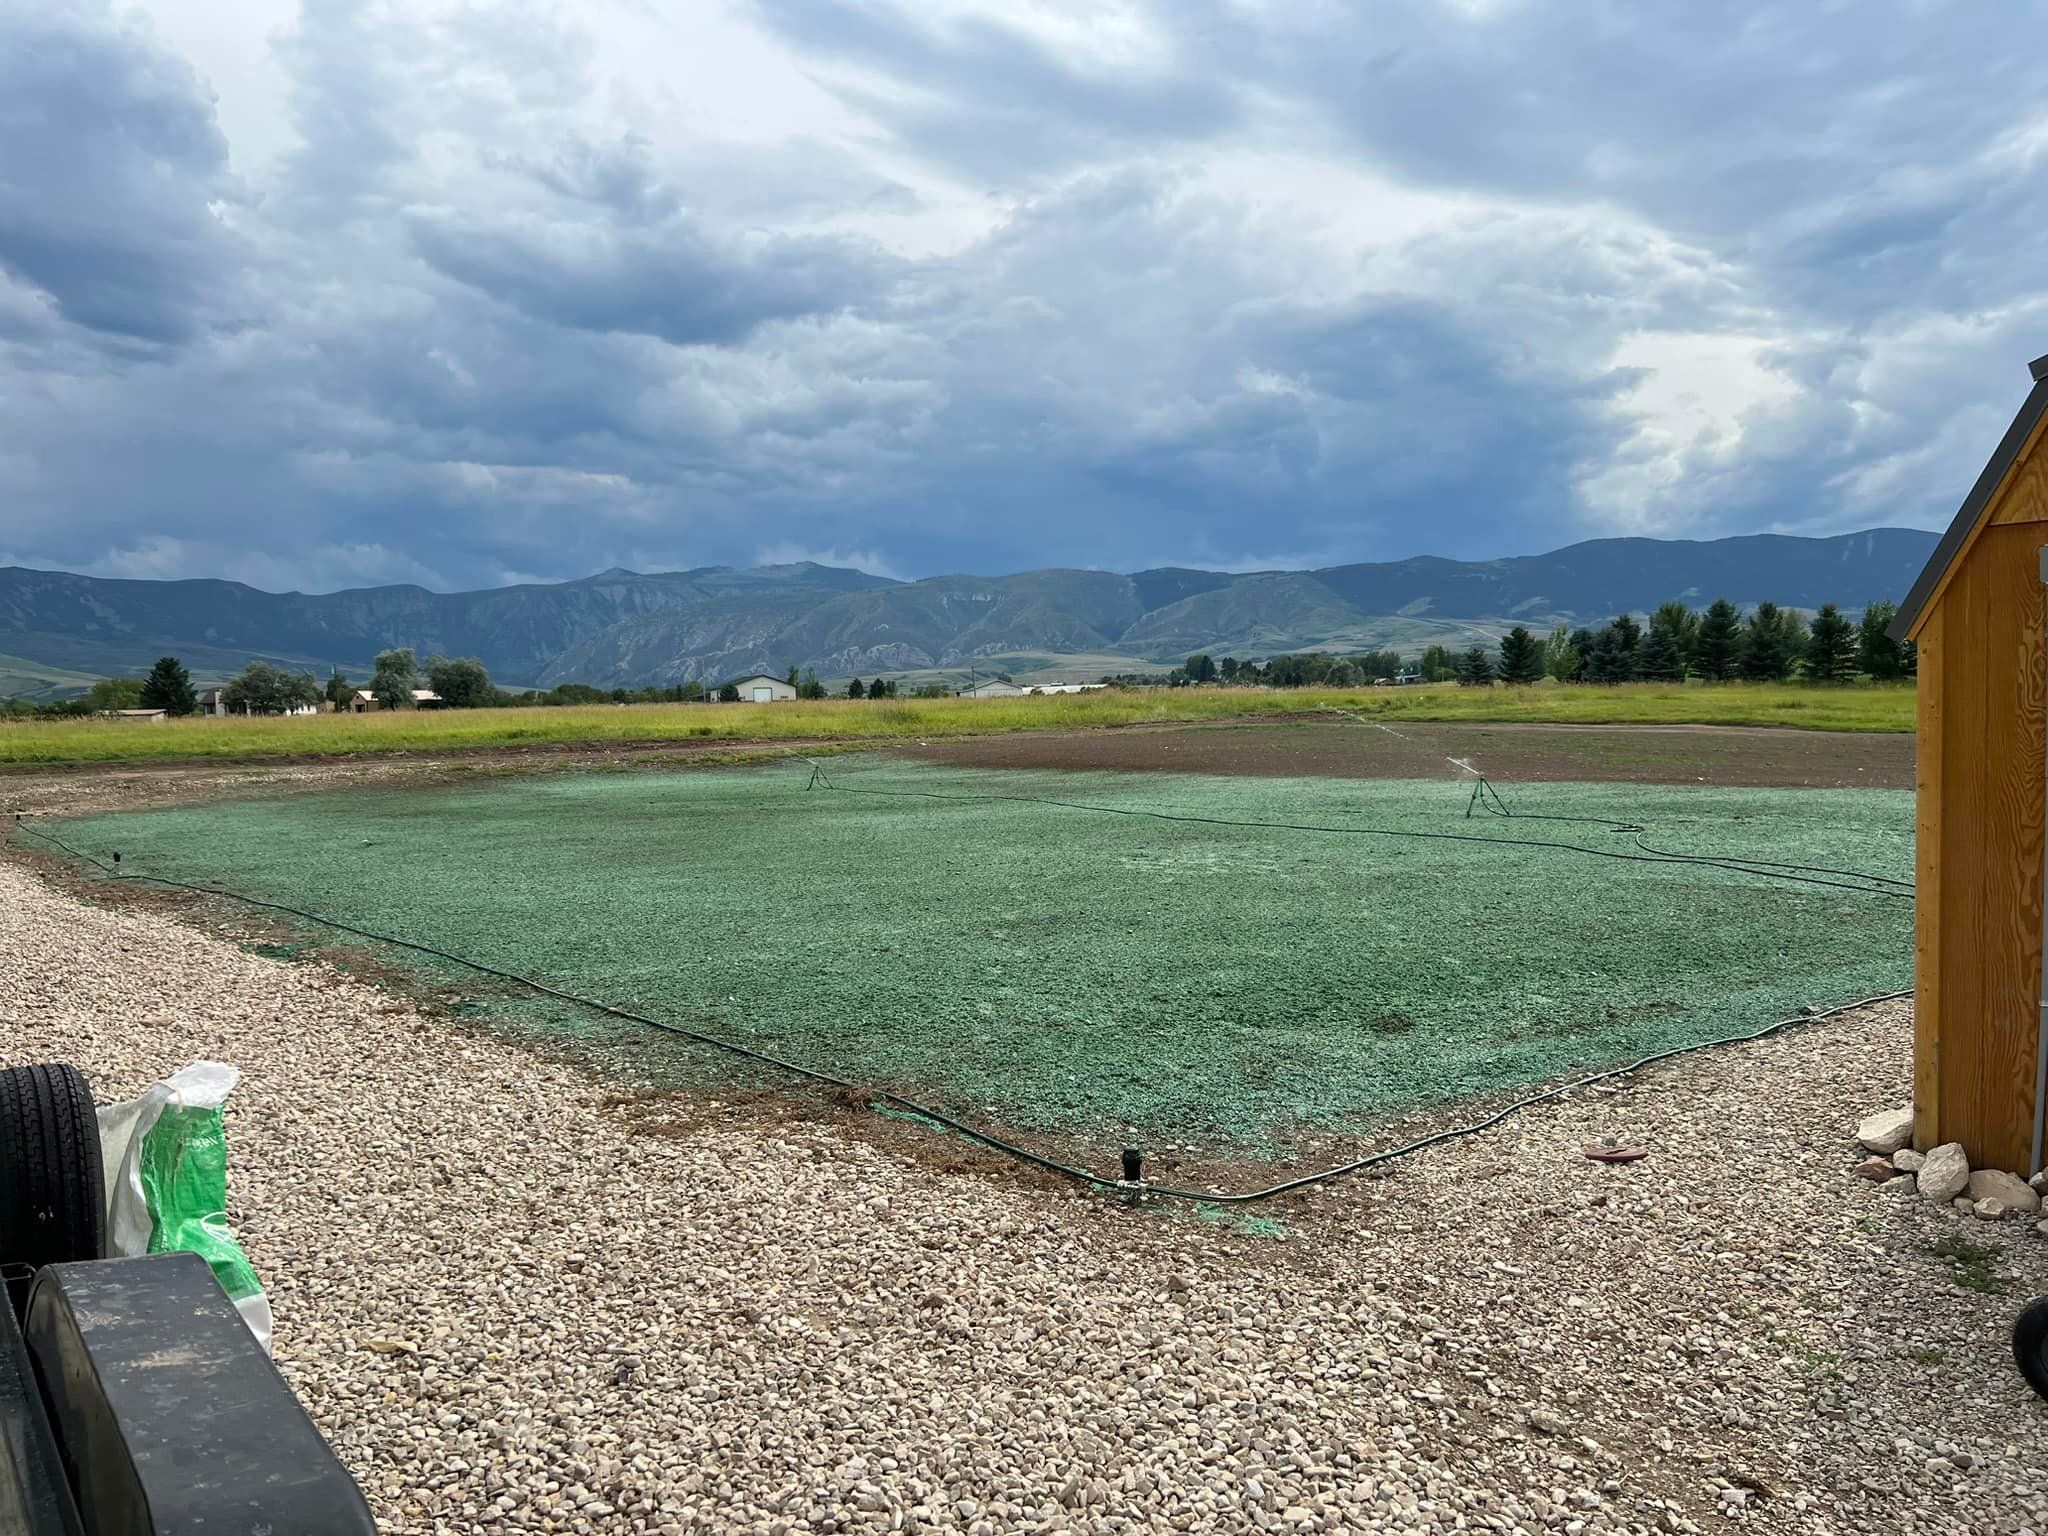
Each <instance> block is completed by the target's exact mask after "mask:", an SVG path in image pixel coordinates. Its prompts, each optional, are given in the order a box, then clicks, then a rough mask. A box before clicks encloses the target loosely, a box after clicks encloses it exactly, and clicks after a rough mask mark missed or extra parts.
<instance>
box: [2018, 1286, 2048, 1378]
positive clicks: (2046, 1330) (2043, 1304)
mask: <svg viewBox="0 0 2048 1536" xmlns="http://www.w3.org/2000/svg"><path fill="white" fill-rule="evenodd" d="M2012 1358H2013V1363H2014V1364H2016V1365H2017V1366H2019V1368H2020V1374H2021V1375H2022V1376H2024V1377H2026V1378H2027V1385H2028V1386H2030V1387H2032V1388H2033V1389H2034V1392H2035V1395H2036V1396H2039V1397H2048V1296H2044V1297H2042V1298H2041V1299H2040V1300H2039V1301H2030V1302H2028V1303H2027V1308H2026V1310H2025V1311H2024V1312H2022V1313H2020V1315H2019V1320H2018V1321H2017V1322H2015V1323H2014V1324H2013V1325H2012Z"/></svg>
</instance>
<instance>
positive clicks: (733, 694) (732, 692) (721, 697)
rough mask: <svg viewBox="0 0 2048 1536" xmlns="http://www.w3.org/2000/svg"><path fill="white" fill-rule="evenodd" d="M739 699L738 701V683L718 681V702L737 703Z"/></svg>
mask: <svg viewBox="0 0 2048 1536" xmlns="http://www.w3.org/2000/svg"><path fill="white" fill-rule="evenodd" d="M739 701H740V687H739V684H738V683H720V684H719V685H718V702H719V703H721V704H737V703H739Z"/></svg>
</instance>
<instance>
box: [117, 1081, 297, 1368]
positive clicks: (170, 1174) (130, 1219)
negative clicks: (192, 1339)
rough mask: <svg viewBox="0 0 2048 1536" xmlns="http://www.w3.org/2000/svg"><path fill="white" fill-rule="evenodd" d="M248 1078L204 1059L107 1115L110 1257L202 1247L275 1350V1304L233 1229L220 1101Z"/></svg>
mask: <svg viewBox="0 0 2048 1536" xmlns="http://www.w3.org/2000/svg"><path fill="white" fill-rule="evenodd" d="M239 1078H240V1074H239V1073H238V1072H236V1070H235V1069H234V1068H233V1067H231V1066H229V1065H228V1064H227V1063H225V1062H220V1061H196V1062H194V1063H193V1064H192V1065H191V1066H189V1067H187V1068H185V1069H184V1070H183V1071H182V1072H178V1073H175V1074H173V1075H172V1076H171V1077H168V1078H166V1079H165V1080H164V1081H163V1082H160V1083H158V1084H157V1085H156V1086H155V1087H153V1088H151V1089H150V1090H149V1091H148V1092H147V1093H145V1094H143V1095H141V1096H140V1097H139V1098H133V1099H129V1100H126V1101H125V1102H123V1103H120V1104H111V1105H108V1106H107V1107H105V1108H103V1109H102V1110H100V1112H99V1122H100V1150H101V1155H102V1158H103V1160H104V1162H105V1165H106V1183H107V1248H108V1252H109V1254H110V1255H111V1256H112V1257H115V1258H126V1257H131V1256H134V1255H138V1254H145V1253H196V1254H198V1255H199V1256H200V1257H201V1258H202V1259H204V1260H206V1262H207V1264H208V1265H209V1266H211V1268H212V1270H213V1274H214V1278H215V1279H216V1280H218V1281H219V1282H220V1286H221V1289H222V1290H224V1291H226V1292H227V1293H228V1298H229V1299H230V1300H231V1301H233V1302H234V1304H235V1309H236V1310H237V1311H238V1312H240V1313H241V1314H242V1320H243V1321H244V1322H246V1323H247V1324H248V1325H249V1331H250V1332H252V1333H254V1334H255V1335H256V1339H257V1342H258V1343H260V1344H261V1345H262V1346H263V1347H264V1348H265V1349H266V1350H267V1349H269V1348H270V1303H269V1301H268V1300H267V1299H266V1298H265V1297H264V1294H263V1285H262V1282H261V1281H259V1280H258V1279H257V1278H256V1271H255V1270H254V1269H253V1268H251V1267H250V1264H249V1259H248V1255H246V1254H244V1253H243V1252H242V1249H241V1245H240V1244H239V1243H237V1242H236V1241H235V1237H234V1233H232V1232H231V1231H229V1230H228V1217H227V1204H228V1142H227V1131H226V1128H225V1127H224V1125H223V1124H222V1122H221V1113H220V1107H221V1105H222V1104H224V1103H226V1102H227V1097H228V1094H229V1093H230V1092H232V1091H233V1089H234V1086H235V1083H236V1082H237V1081H238V1080H239Z"/></svg>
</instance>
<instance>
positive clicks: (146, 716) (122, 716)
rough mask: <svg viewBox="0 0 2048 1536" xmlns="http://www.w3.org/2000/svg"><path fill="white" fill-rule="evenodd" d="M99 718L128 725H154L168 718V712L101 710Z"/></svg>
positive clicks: (155, 710)
mask: <svg viewBox="0 0 2048 1536" xmlns="http://www.w3.org/2000/svg"><path fill="white" fill-rule="evenodd" d="M100 717H101V718H102V719H106V720H120V721H123V722H125V723H126V724H129V725H156V724H158V723H159V722H161V721H164V720H167V719H169V718H170V711H168V710H163V709H103V710H101V711H100Z"/></svg>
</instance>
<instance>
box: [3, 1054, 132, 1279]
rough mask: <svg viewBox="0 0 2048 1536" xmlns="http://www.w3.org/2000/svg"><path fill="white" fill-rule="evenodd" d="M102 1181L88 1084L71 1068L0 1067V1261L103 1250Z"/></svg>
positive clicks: (51, 1260)
mask: <svg viewBox="0 0 2048 1536" xmlns="http://www.w3.org/2000/svg"><path fill="white" fill-rule="evenodd" d="M106 1221H107V1216H106V1185H105V1174H104V1172H103V1171H102V1169H101V1167H100V1125H99V1120H98V1118H97V1117H96V1116H95V1115H94V1113H93V1107H92V1090H91V1089H90V1088H89V1087H87V1086H86V1081H85V1077H84V1075H83V1074H82V1073H80V1072H79V1070H78V1069H77V1068H76V1067H69V1066H61V1065H50V1066H39V1067H11V1068H8V1069H6V1070H4V1071H0V1263H7V1264H29V1265H34V1266H36V1267H38V1268H40V1267H41V1266H42V1265H45V1264H66V1263H71V1262H74V1261H76V1260H81V1259H98V1258H103V1257H105V1255H106V1247H107V1242H106Z"/></svg>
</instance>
